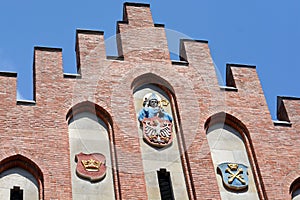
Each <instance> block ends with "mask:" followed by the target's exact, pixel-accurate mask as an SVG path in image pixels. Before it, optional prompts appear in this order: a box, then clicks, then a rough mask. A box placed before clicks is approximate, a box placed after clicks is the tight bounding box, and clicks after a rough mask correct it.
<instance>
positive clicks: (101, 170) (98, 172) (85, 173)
mask: <svg viewBox="0 0 300 200" xmlns="http://www.w3.org/2000/svg"><path fill="white" fill-rule="evenodd" d="M75 161H76V162H77V166H76V174H77V175H78V176H79V177H81V178H83V179H87V180H89V181H91V182H96V181H100V180H101V179H103V178H104V177H105V175H106V166H105V156H104V155H103V154H101V153H92V154H85V153H79V154H77V155H76V156H75Z"/></svg>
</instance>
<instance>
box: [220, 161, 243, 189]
mask: <svg viewBox="0 0 300 200" xmlns="http://www.w3.org/2000/svg"><path fill="white" fill-rule="evenodd" d="M218 169H219V170H220V172H221V173H222V179H223V183H224V185H225V186H226V187H227V188H229V189H232V190H244V189H246V188H247V187H248V172H247V170H248V167H247V166H245V165H243V164H237V163H222V164H220V165H218Z"/></svg>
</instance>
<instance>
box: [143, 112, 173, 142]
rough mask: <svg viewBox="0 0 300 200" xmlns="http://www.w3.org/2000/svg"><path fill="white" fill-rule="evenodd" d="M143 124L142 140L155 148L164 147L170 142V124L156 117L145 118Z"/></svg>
mask: <svg viewBox="0 0 300 200" xmlns="http://www.w3.org/2000/svg"><path fill="white" fill-rule="evenodd" d="M142 123H143V135H144V139H145V140H146V141H147V142H148V143H149V144H151V145H153V146H156V147H164V146H167V145H169V144H171V142H172V139H173V138H172V123H171V122H170V121H168V120H162V119H160V118H158V117H152V118H145V119H143V121H142Z"/></svg>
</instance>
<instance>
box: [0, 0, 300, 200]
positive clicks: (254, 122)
mask: <svg viewBox="0 0 300 200" xmlns="http://www.w3.org/2000/svg"><path fill="white" fill-rule="evenodd" d="M117 33H118V35H117V44H118V52H119V55H118V59H108V58H111V57H107V55H106V52H105V44H104V34H103V32H102V31H88V30H77V32H76V38H77V39H76V56H77V69H78V73H77V74H74V75H70V74H63V66H62V63H63V60H62V50H61V49H59V48H48V47H35V48H34V63H33V77H34V78H33V80H34V95H33V96H34V99H33V101H19V102H16V81H17V76H16V74H13V73H5V72H2V73H0V98H1V102H0V109H1V112H0V133H1V134H0V139H1V140H0V141H1V147H0V152H1V153H0V162H1V161H3V160H5V159H7V158H9V157H11V156H16V155H22V156H23V157H25V158H26V159H28V160H30V161H31V162H32V163H35V165H36V166H38V168H39V169H40V171H39V172H36V173H33V175H35V176H37V175H38V176H40V175H41V174H42V175H43V180H42V181H43V191H42V193H43V196H44V199H63V200H68V199H72V188H71V173H70V170H69V169H70V150H69V138H68V137H69V136H68V121H67V120H66V118H68V117H70V115H71V112H70V109H71V108H72V107H74V106H75V105H80V103H82V102H91V103H93V104H95V105H97V106H96V108H95V113H97V112H103V113H104V114H102V115H101V116H102V118H103V121H104V122H105V123H108V124H110V128H111V129H112V130H110V131H111V133H110V136H109V137H110V141H111V143H110V144H111V145H112V147H111V149H112V150H113V151H112V153H113V154H114V155H113V159H115V160H113V163H114V164H115V165H116V166H114V167H115V169H114V175H113V176H114V177H113V178H114V184H115V187H116V191H115V193H116V194H115V197H116V199H126V200H127V199H128V200H129V199H130V200H131V199H147V190H146V183H145V176H144V172H143V162H142V155H141V148H140V142H139V138H138V127H137V118H136V113H135V107H134V99H133V93H134V89H135V88H138V87H140V86H142V85H144V84H154V85H158V86H161V87H162V88H167V89H168V91H169V93H170V94H168V95H169V96H172V101H173V102H171V104H172V106H173V107H172V109H173V110H174V115H173V116H174V118H176V119H178V120H177V121H176V124H174V126H175V127H174V128H175V130H176V131H177V135H178V145H179V149H180V152H181V158H180V159H181V161H182V166H183V170H184V175H185V181H186V185H187V190H188V195H189V198H190V199H194V200H195V199H220V194H219V190H218V185H217V181H216V179H214V178H212V176H211V174H214V173H215V169H214V166H213V162H212V158H211V154H210V152H209V146H208V142H207V139H206V129H205V123H207V121H209V119H210V118H211V117H212V116H214V115H216V114H218V113H223V116H224V118H223V122H224V123H225V122H226V123H227V121H230V123H231V124H229V123H227V124H228V125H232V126H236V127H234V128H236V129H237V130H238V131H239V129H242V128H246V129H245V130H247V131H246V132H245V134H246V137H247V140H246V142H247V143H246V144H245V145H246V148H248V151H249V152H248V154H249V155H250V156H249V159H250V162H251V163H252V164H253V166H254V169H253V173H254V176H256V180H255V181H256V184H257V189H258V192H259V195H260V198H261V199H272V200H276V199H278V200H282V199H290V198H291V194H290V186H291V184H292V183H293V182H294V181H295V180H296V179H297V178H298V177H300V159H299V155H300V148H299V141H300V98H290V97H279V98H278V119H279V120H282V121H287V122H282V121H278V122H276V123H274V122H273V121H272V119H271V116H270V112H269V110H268V106H267V104H266V100H265V96H264V93H263V90H262V87H261V84H260V81H259V77H258V75H257V72H256V67H255V66H248V65H237V64H228V65H227V86H226V87H223V88H220V87H219V85H218V80H217V76H216V72H215V68H214V63H213V60H212V58H211V55H210V51H209V46H208V43H207V41H201V40H195V41H193V40H182V41H181V42H180V52H179V55H180V57H181V61H178V62H172V61H171V60H170V54H169V50H168V45H167V40H166V34H165V29H164V26H161V25H160V26H157V25H155V24H154V23H153V19H152V16H151V11H150V6H149V5H148V4H135V3H125V4H124V14H123V21H120V22H118V23H117ZM224 88H225V89H224ZM105 116H109V118H107V119H106V118H105ZM228 116H233V117H234V119H237V120H238V122H241V123H240V124H238V125H236V124H235V123H233V122H232V120H228V119H227V117H228ZM108 120H109V121H108ZM287 125H288V126H287ZM237 127H238V128H237ZM251 159H252V160H251ZM31 170H37V169H31ZM37 178H38V177H37Z"/></svg>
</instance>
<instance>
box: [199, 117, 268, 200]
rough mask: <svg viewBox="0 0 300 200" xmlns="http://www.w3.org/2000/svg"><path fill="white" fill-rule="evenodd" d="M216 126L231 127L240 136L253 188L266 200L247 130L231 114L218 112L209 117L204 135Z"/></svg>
mask: <svg viewBox="0 0 300 200" xmlns="http://www.w3.org/2000/svg"><path fill="white" fill-rule="evenodd" d="M217 124H221V125H222V124H223V125H226V126H228V127H231V128H232V129H234V130H236V131H237V132H238V134H239V135H240V137H241V139H242V142H243V143H244V146H245V149H246V153H247V156H248V159H249V163H250V167H251V170H252V173H253V178H254V182H255V186H256V189H257V192H258V195H259V198H260V199H266V198H267V197H266V194H265V192H264V191H265V189H264V184H263V181H262V178H261V174H260V171H259V167H258V164H257V159H256V155H255V151H254V147H253V144H252V140H251V137H250V133H249V130H248V129H247V127H246V125H245V124H244V123H243V122H242V121H240V120H239V119H238V118H236V117H234V116H233V115H231V114H228V113H225V112H219V113H216V114H214V115H212V116H211V117H209V118H208V119H207V120H206V122H205V124H204V129H205V130H206V133H207V134H209V133H208V130H209V128H210V127H212V126H214V125H217Z"/></svg>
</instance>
